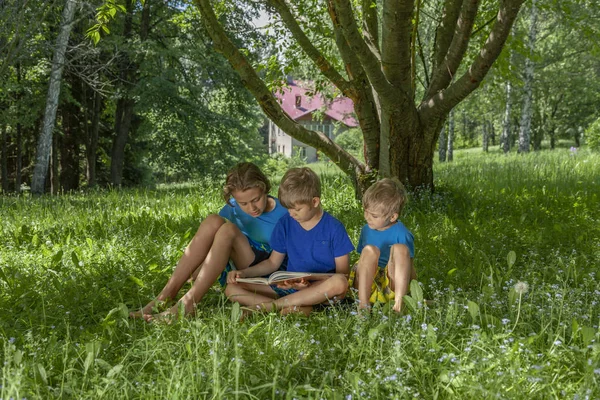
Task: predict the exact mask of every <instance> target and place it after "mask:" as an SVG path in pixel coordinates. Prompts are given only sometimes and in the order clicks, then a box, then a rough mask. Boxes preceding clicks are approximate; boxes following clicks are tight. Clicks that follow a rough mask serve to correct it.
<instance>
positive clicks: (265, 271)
mask: <svg viewBox="0 0 600 400" xmlns="http://www.w3.org/2000/svg"><path fill="white" fill-rule="evenodd" d="M284 258H285V254H283V253H279V252H277V251H275V250H273V251H272V252H271V255H270V256H269V258H267V259H266V260H264V261H262V262H260V263H258V264H256V265H254V266H252V267H250V268H246V269H242V270H240V271H238V272H239V274H238V275H237V276H238V277H240V278H254V277H256V276H264V275H269V274H271V273H273V272H275V271H277V270H278V269H279V267H280V266H281V263H283V259H284Z"/></svg>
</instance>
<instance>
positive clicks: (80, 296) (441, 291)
mask: <svg viewBox="0 0 600 400" xmlns="http://www.w3.org/2000/svg"><path fill="white" fill-rule="evenodd" d="M599 165H600V157H599V156H598V155H593V154H591V153H588V152H586V151H582V150H580V151H579V153H578V154H576V155H571V154H570V152H569V150H567V149H557V150H555V151H553V152H551V151H545V152H541V153H533V154H529V155H527V156H518V155H512V154H511V155H509V156H507V157H506V156H503V155H500V154H496V153H491V154H488V155H483V154H481V153H480V152H476V151H472V150H466V151H457V152H456V153H455V161H454V162H452V163H443V164H438V163H436V165H435V177H436V192H435V193H434V194H433V195H432V196H421V197H413V198H412V199H411V202H410V203H409V206H408V208H407V210H406V212H405V213H404V215H403V217H402V219H403V221H404V222H405V224H406V225H407V226H408V227H409V228H410V229H411V230H412V231H413V233H414V234H415V243H416V257H415V266H416V268H417V271H418V273H419V280H420V282H421V285H420V286H419V287H420V288H421V289H422V291H423V294H422V295H421V293H420V292H421V290H419V289H418V287H415V288H413V291H412V297H413V299H414V302H413V307H414V308H411V310H410V312H409V313H408V314H406V315H403V316H398V315H395V314H394V313H393V312H390V310H389V308H388V307H387V306H386V307H376V308H375V311H374V312H373V314H372V315H371V316H370V317H369V318H367V319H361V318H359V317H358V316H357V315H356V313H355V311H354V306H353V305H352V304H346V305H342V306H338V307H334V308H330V309H327V310H325V311H320V312H317V313H315V314H313V315H312V316H311V317H310V318H303V317H298V316H288V317H284V318H282V317H279V316H277V315H273V314H271V315H266V316H255V317H252V318H250V319H249V320H247V321H245V322H243V323H238V322H236V321H235V320H234V319H235V318H234V317H235V312H233V309H232V307H231V304H228V303H227V302H226V301H224V298H223V295H222V291H221V289H220V288H219V287H217V286H215V287H214V288H213V290H212V291H211V292H210V293H209V295H207V297H206V298H205V301H204V302H203V303H202V304H201V306H200V307H199V308H198V315H197V317H195V318H192V319H188V320H184V321H181V322H179V323H176V324H173V325H170V326H163V325H155V324H146V323H144V322H141V321H130V320H128V319H127V318H126V308H127V307H128V308H136V307H139V306H140V305H141V304H145V302H147V301H148V300H149V299H150V298H151V297H152V296H153V295H154V294H156V293H157V292H158V291H159V290H160V289H161V288H162V285H163V284H164V283H165V282H166V279H167V278H168V276H169V274H170V273H171V271H172V266H173V265H174V264H175V263H176V262H177V259H178V258H179V256H180V254H181V251H182V249H183V248H184V247H185V245H186V244H187V242H188V241H189V239H190V238H191V236H192V235H193V233H194V232H195V230H196V229H197V227H198V225H199V222H200V220H201V219H202V218H204V217H205V216H206V215H208V214H209V213H212V212H215V211H217V210H218V209H219V208H220V206H221V204H222V202H221V199H220V197H219V192H218V188H219V187H220V186H221V185H220V182H215V183H213V184H212V185H207V184H206V183H204V184H199V185H177V186H165V187H160V188H158V189H157V190H153V191H143V190H126V191H121V192H91V193H80V194H72V195H68V196H63V197H57V198H50V197H48V198H42V199H37V200H34V199H30V198H27V197H20V198H16V197H3V198H0V220H1V221H2V224H1V228H0V346H1V349H2V350H0V368H1V371H2V372H1V377H0V385H1V387H0V398H2V399H9V398H15V399H21V398H27V399H31V398H43V399H48V398H77V399H85V398H94V399H96V398H119V399H121V398H157V399H164V398H190V399H196V398H242V399H265V398H273V399H281V398H287V399H293V398H298V399H299V398H334V399H346V398H352V399H362V398H365V399H368V398H371V399H389V398H400V399H404V398H407V399H410V398H465V399H473V398H490V397H499V398H536V399H537V398H540V399H542V398H543V399H545V398H581V399H583V398H598V397H600V390H599V389H598V387H599V386H600V385H599V384H600V333H599V332H598V325H599V319H600V305H599V302H600V277H599V276H598V266H599V265H600V221H599V219H600V201H599V197H600V168H599V167H598V166H599ZM321 168H324V171H322V172H323V174H322V176H323V180H324V184H323V187H324V194H323V202H324V205H325V207H326V209H328V210H329V211H330V212H331V213H332V214H333V215H335V216H336V217H338V218H339V219H341V220H342V221H343V222H344V223H345V224H346V226H347V229H348V232H349V234H350V236H351V238H352V239H353V240H354V241H355V242H356V240H357V239H358V234H359V232H360V228H361V226H362V224H363V222H362V211H361V208H360V204H359V203H357V202H356V201H355V200H354V195H353V192H352V190H351V188H350V187H349V185H348V181H347V180H346V179H345V178H344V177H342V176H340V175H339V174H337V173H335V172H334V170H331V168H328V167H326V166H322V167H321ZM330 170H331V171H330ZM354 258H355V257H354ZM519 281H522V282H527V284H528V286H529V290H528V291H527V292H526V293H523V294H522V295H521V296H519V294H518V293H517V292H515V290H514V286H515V284H516V283H517V282H519ZM423 298H425V299H428V300H433V301H434V303H433V304H432V305H431V306H425V305H424V304H425V302H424V301H423Z"/></svg>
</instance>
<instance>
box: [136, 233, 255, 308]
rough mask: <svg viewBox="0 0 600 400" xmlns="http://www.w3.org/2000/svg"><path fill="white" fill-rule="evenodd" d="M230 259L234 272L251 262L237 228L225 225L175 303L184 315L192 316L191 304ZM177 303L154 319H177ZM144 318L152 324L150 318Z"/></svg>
mask: <svg viewBox="0 0 600 400" xmlns="http://www.w3.org/2000/svg"><path fill="white" fill-rule="evenodd" d="M230 258H231V259H232V260H233V262H234V263H235V265H236V267H237V268H238V269H245V268H248V266H249V265H250V264H251V263H252V261H254V252H253V251H252V248H251V247H250V244H249V243H248V238H247V237H246V236H244V234H243V233H242V232H241V231H240V230H239V229H238V227H237V226H235V225H233V224H231V223H227V224H224V225H223V226H221V228H219V230H218V232H217V233H216V235H215V237H214V241H213V243H212V247H211V248H210V251H209V252H208V255H207V256H206V258H205V260H204V264H203V266H202V268H201V269H200V272H199V273H198V277H197V279H196V280H195V281H194V284H193V285H192V288H191V289H190V290H189V291H188V292H187V293H186V294H185V295H184V296H183V297H182V298H181V299H180V300H179V303H182V304H183V306H184V310H185V315H189V314H193V312H194V306H195V304H196V303H198V302H200V300H202V297H204V295H205V294H206V293H207V292H208V290H209V289H210V287H211V286H212V285H213V283H214V282H215V281H216V280H217V278H218V277H219V275H220V274H221V272H223V270H225V267H226V265H227V262H228V260H229V259H230ZM179 303H178V304H176V305H174V306H173V307H171V308H170V309H169V310H167V311H165V312H164V313H161V314H159V315H157V316H156V317H158V318H162V317H165V316H170V315H177V312H178V307H179ZM144 318H145V319H146V320H152V319H153V318H154V317H153V316H147V317H144Z"/></svg>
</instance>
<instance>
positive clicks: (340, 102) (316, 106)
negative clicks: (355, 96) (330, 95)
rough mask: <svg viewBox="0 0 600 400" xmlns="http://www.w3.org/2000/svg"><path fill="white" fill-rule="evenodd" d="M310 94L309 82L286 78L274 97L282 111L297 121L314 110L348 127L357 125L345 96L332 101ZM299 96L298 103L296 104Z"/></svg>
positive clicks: (352, 105)
mask: <svg viewBox="0 0 600 400" xmlns="http://www.w3.org/2000/svg"><path fill="white" fill-rule="evenodd" d="M307 92H308V93H310V94H312V90H311V89H310V82H306V83H304V82H300V81H295V80H292V79H290V80H288V85H287V86H285V87H283V88H282V89H280V90H278V91H277V92H275V97H277V99H278V100H279V102H280V103H281V107H282V108H283V111H285V112H286V114H287V115H289V116H290V118H292V119H293V120H295V121H297V120H299V119H301V118H302V117H304V116H307V115H308V114H311V113H313V112H315V111H324V113H325V115H327V116H328V117H330V118H331V119H333V120H335V121H339V122H342V123H343V124H344V125H346V126H348V127H355V126H358V122H357V121H356V119H355V118H354V115H353V113H354V104H353V103H352V100H350V99H349V98H347V97H342V96H340V97H336V98H335V99H334V100H333V101H330V100H326V99H325V98H324V97H323V96H322V95H321V94H318V93H317V94H315V95H314V96H312V97H310V96H308V95H307ZM298 96H299V101H300V105H299V106H297V105H296V101H297V98H298Z"/></svg>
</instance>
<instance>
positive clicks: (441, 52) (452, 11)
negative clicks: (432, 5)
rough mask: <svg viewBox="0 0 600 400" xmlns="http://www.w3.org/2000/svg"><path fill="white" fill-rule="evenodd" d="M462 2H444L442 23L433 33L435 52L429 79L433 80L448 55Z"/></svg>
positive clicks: (450, 0) (453, 0)
mask: <svg viewBox="0 0 600 400" xmlns="http://www.w3.org/2000/svg"><path fill="white" fill-rule="evenodd" d="M462 2H463V0H445V2H444V12H443V14H442V21H441V22H440V24H439V25H438V27H437V29H436V32H435V44H434V48H435V50H434V53H433V65H432V66H431V74H432V76H431V79H433V74H435V71H436V70H437V69H438V66H439V65H441V64H442V63H443V62H444V58H445V57H446V54H447V53H448V49H449V48H450V44H451V43H452V38H453V37H454V27H455V26H456V21H457V20H458V15H459V14H460V9H461V6H462Z"/></svg>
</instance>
